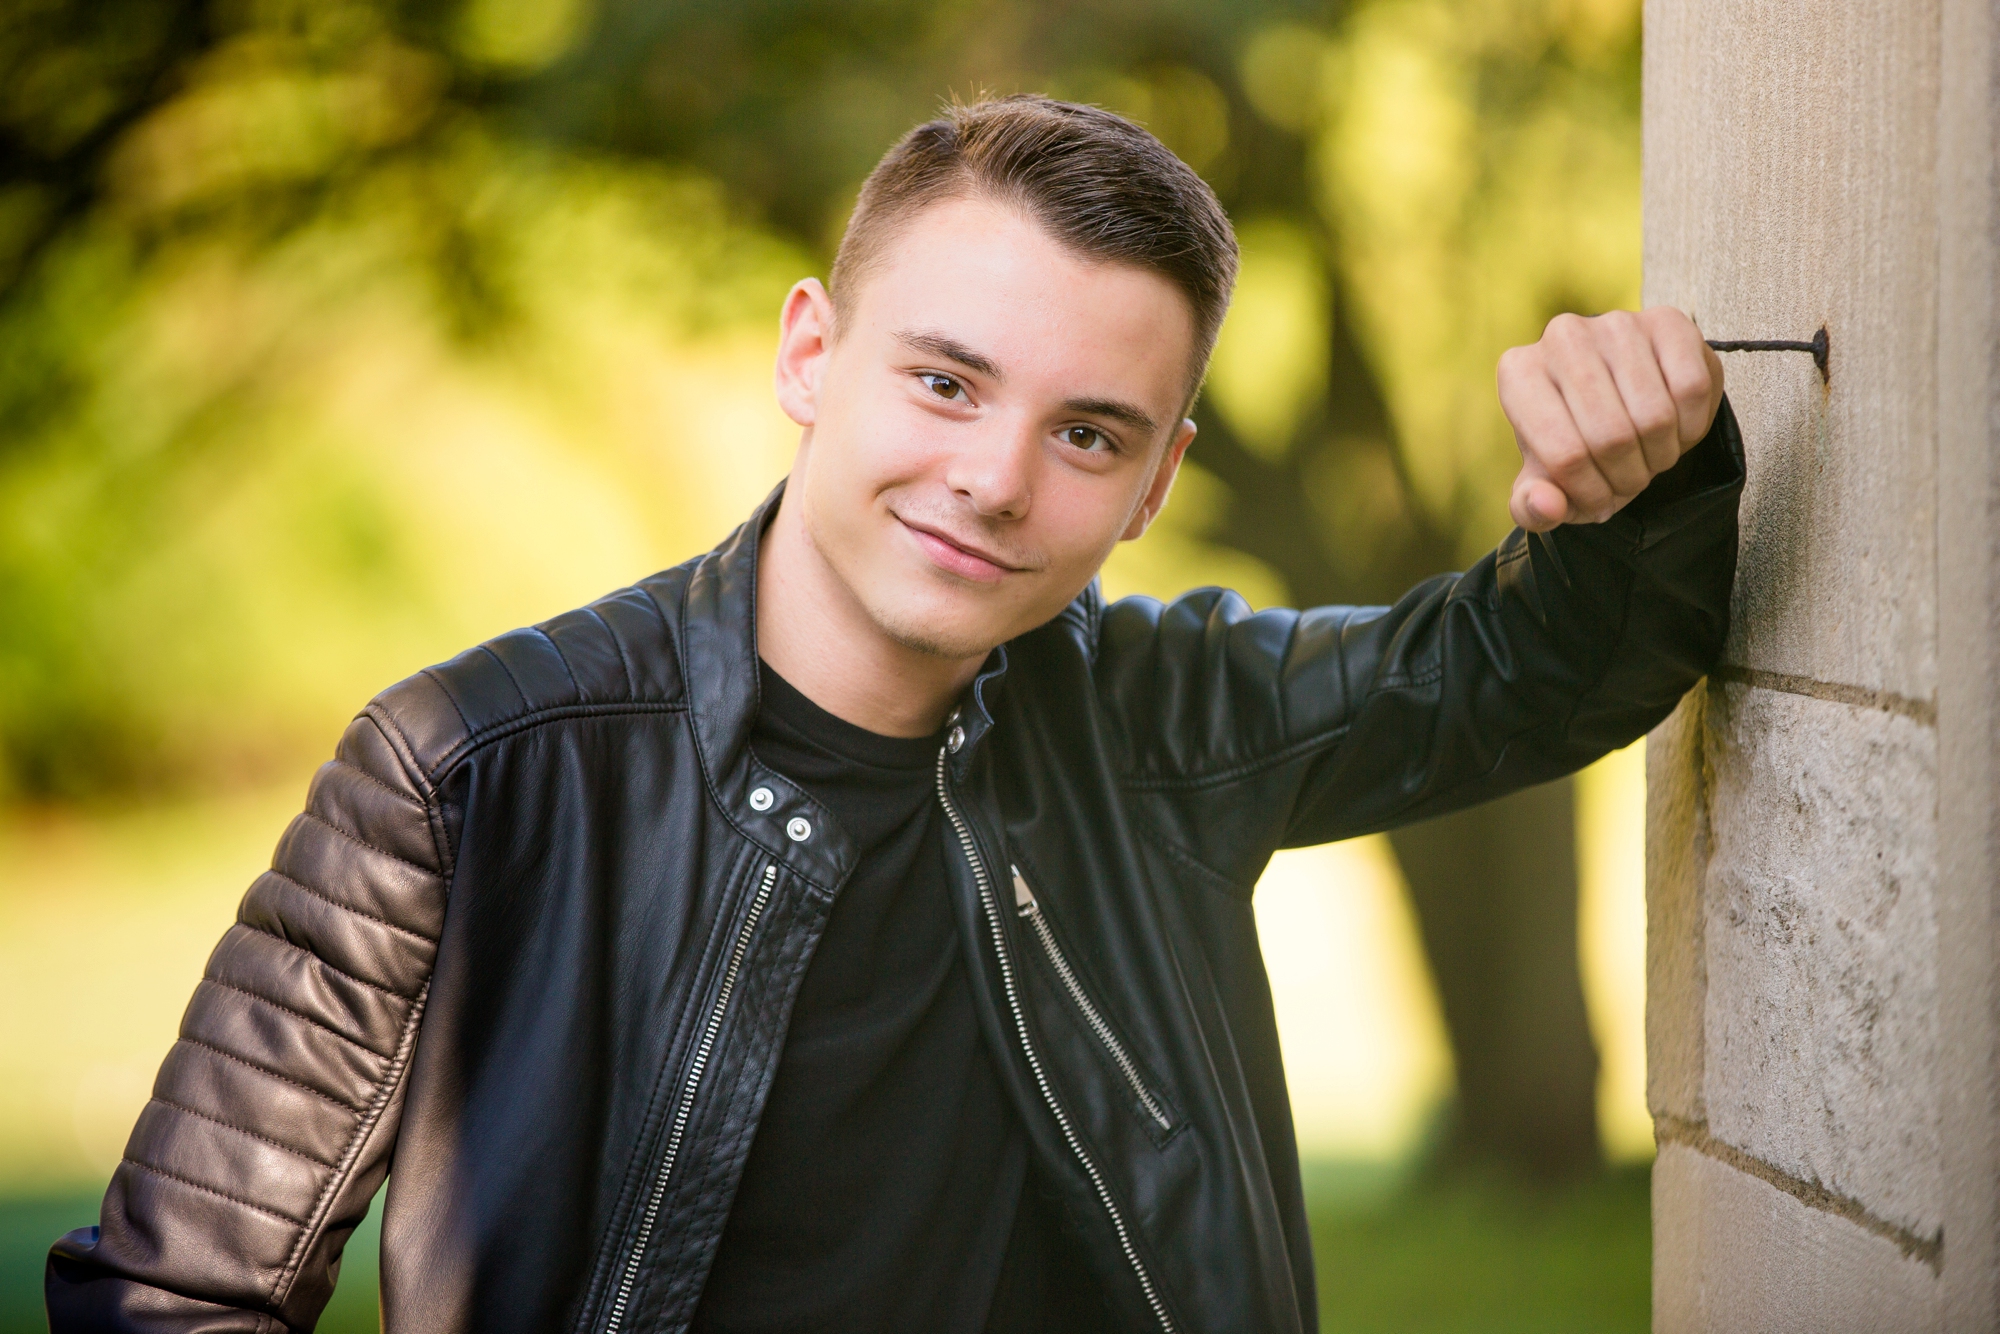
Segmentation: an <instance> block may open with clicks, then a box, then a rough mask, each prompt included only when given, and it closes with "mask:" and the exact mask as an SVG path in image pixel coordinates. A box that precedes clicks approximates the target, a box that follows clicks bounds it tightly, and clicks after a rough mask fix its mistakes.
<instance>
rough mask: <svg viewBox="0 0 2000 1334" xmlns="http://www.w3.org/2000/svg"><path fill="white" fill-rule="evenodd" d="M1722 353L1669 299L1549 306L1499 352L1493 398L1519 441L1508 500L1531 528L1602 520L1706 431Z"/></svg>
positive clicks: (1718, 396)
mask: <svg viewBox="0 0 2000 1334" xmlns="http://www.w3.org/2000/svg"><path fill="white" fill-rule="evenodd" d="M1721 403H1722V362H1721V361H1720V360H1719V359H1718V358H1717V357H1716V355H1715V353H1714V351H1712V350H1711V349H1710V348H1709V346H1708V344H1706V343H1704V342H1703V341H1702V338H1701V330H1699V329H1697V328H1695V327H1694V321H1693V320H1691V319H1689V318H1688V317H1687V316H1685V315H1683V314H1682V313H1681V312H1680V311H1678V310H1675V309H1673V308H1672V307H1671V306H1655V307H1653V308H1652V309H1651V310H1642V311H1640V312H1638V313H1637V314H1634V313H1633V312H1631V311H1629V310H1615V311H1612V312H1611V313H1610V314H1609V315H1598V316H1595V317H1594V318H1590V319H1585V318H1584V317H1583V316H1581V315H1558V316H1556V317H1555V318H1554V319H1552V320H1550V321H1549V327H1548V328H1547V329H1545V330H1543V331H1542V340H1541V341H1540V342H1539V343H1536V344H1534V345H1533V346H1531V347H1516V348H1509V349H1508V350H1507V352H1506V353H1505V354H1504V355H1503V356H1502V357H1501V358H1500V407H1501V408H1502V410H1504V411H1505V412H1506V414H1507V420H1508V421H1509V422H1511V423H1513V426H1514V439H1515V441H1516V442H1517V443H1518V444H1519V445H1520V447H1521V475H1520V476H1519V477H1516V478H1515V479H1514V494H1513V496H1512V497H1511V498H1510V499H1509V501H1508V502H1507V508H1508V510H1509V511H1510V512H1511V513H1512V514H1513V516H1514V522H1515V523H1517V524H1519V525H1521V527H1523V528H1525V529H1527V530H1528V531H1529V532H1531V533H1541V532H1547V531H1548V530H1549V529H1551V528H1554V527H1555V526H1556V525H1558V524H1564V523H1602V522H1604V520H1606V519H1608V518H1610V517H1611V516H1612V515H1614V514H1616V513H1617V512H1618V511H1619V510H1620V509H1622V508H1623V507H1624V505H1625V503H1626V502H1627V501H1629V500H1631V499H1632V497H1634V496H1636V495H1638V494H1639V493H1640V492H1641V491H1643V490H1645V489H1646V484H1647V483H1648V482H1650V481H1652V480H1653V479H1654V478H1655V477H1657V476H1659V475H1660V474H1661V473H1663V472H1665V471H1666V470H1667V469H1669V468H1671V467H1673V466H1674V464H1675V463H1677V462H1679V461H1680V457H1681V455H1682V453H1684V452H1685V451H1686V450H1687V449H1688V448H1690V447H1691V446H1693V445H1695V444H1696V443H1698V442H1699V441H1700V440H1701V438H1702V437H1703V436H1705V435H1707V434H1708V427H1709V423H1711V422H1713V421H1714V420H1715V410H1716V408H1717V407H1718V406H1720V405H1721Z"/></svg>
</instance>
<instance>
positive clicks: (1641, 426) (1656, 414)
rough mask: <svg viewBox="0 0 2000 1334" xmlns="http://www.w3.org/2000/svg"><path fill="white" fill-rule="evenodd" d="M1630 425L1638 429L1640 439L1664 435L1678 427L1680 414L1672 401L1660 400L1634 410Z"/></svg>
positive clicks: (1667, 399) (1668, 399)
mask: <svg viewBox="0 0 2000 1334" xmlns="http://www.w3.org/2000/svg"><path fill="white" fill-rule="evenodd" d="M1632 424H1633V425H1634V426H1636V427H1637V428H1638V430H1639V435H1640V436H1641V438H1645V437H1650V436H1659V435H1665V434H1666V433H1667V432H1669V431H1672V430H1674V429H1676V428H1678V427H1679V426H1680V424H1681V414H1680V412H1679V410H1678V408H1677V406H1676V405H1675V403H1674V401H1673V400H1672V399H1670V398H1662V399H1659V400H1658V401H1654V402H1648V403H1646V404H1644V405H1642V406H1641V407H1639V408H1638V409H1637V410H1635V411H1634V412H1633V414H1632Z"/></svg>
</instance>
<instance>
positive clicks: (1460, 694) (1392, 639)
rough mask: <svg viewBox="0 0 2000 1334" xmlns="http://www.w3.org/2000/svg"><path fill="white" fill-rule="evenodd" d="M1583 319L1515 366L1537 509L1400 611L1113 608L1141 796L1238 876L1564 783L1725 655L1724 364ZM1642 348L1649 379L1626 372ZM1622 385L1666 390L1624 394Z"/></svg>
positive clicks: (1526, 482) (1115, 675)
mask: <svg viewBox="0 0 2000 1334" xmlns="http://www.w3.org/2000/svg"><path fill="white" fill-rule="evenodd" d="M1572 320H1573V317H1565V319H1564V320H1561V321H1558V322H1556V323H1555V324H1552V325H1551V329H1550V334H1549V335H1548V336H1546V337H1545V338H1544V340H1543V342H1542V343H1540V344H1537V345H1536V347H1535V348H1534V349H1521V350H1517V353H1513V354H1509V358H1508V359H1507V361H1505V362H1503V366H1502V373H1501V397H1502V403H1503V406H1505V407H1506V409H1507V411H1508V414H1509V417H1510V418H1511V419H1512V420H1514V421H1515V424H1516V429H1517V435H1518V436H1519V438H1520V443H1521V450H1522V458H1523V467H1522V473H1521V478H1520V479H1519V480H1518V481H1517V482H1516V484H1515V489H1514V496H1513V506H1514V510H1515V515H1516V518H1517V519H1520V520H1524V521H1525V522H1524V525H1523V528H1522V529H1520V530H1517V531H1516V532H1514V533H1513V534H1512V535H1511V536H1510V537H1509V538H1508V539H1507V540H1506V541H1505V542H1503V543H1502V544H1501V545H1500V547H1499V548H1498V549H1497V550H1496V551H1494V552H1493V553H1492V554H1491V555H1489V556H1487V557H1486V558H1485V559H1483V560H1481V561H1480V562H1478V563H1477V564H1476V565H1474V566H1473V567H1472V568H1471V569H1470V570H1468V571H1466V572H1465V573H1464V574H1462V575H1452V576H1445V577H1442V578H1439V579H1434V580H1431V581H1429V582H1427V583H1425V584H1423V585H1421V586H1419V587H1418V588H1416V589H1414V590H1412V592H1411V593H1410V594H1408V595H1407V596H1406V597H1404V598H1403V599H1402V601H1400V602H1398V603H1397V604H1396V605H1395V606H1394V607H1389V608H1344V607H1327V608H1319V609H1315V610H1311V611H1306V612H1294V611H1286V610H1275V611H1268V612H1262V613H1258V614H1255V615H1253V614H1251V613H1250V612H1249V610H1248V609H1247V608H1246V607H1244V606H1243V604H1242V602H1241V600H1240V599H1236V598H1234V597H1233V596H1232V595H1228V594H1221V593H1217V592H1214V591H1213V590H1209V591H1205V592H1202V593H1196V594H1190V595H1189V596H1188V597H1186V598H1183V599H1180V600H1178V601H1176V602H1175V603H1173V604H1171V605H1168V606H1161V605H1160V604H1158V603H1154V602H1150V601H1148V600H1145V599H1129V600H1127V601H1125V602H1121V603H1119V604H1117V605H1115V606H1113V607H1112V608H1110V609H1108V610H1107V612H1106V614H1105V617H1104V620H1103V623H1102V626H1101V634H1100V641H1099V656H1098V669H1099V677H1098V679H1099V684H1100V691H1101V695H1102V698H1104V699H1105V701H1106V702H1107V704H1108V705H1109V706H1110V707H1111V709H1112V710H1113V711H1114V713H1116V714H1117V715H1118V716H1120V717H1121V718H1122V720H1123V722H1124V732H1125V736H1126V742H1127V760H1128V773H1127V780H1126V781H1127V786H1128V790H1130V791H1131V792H1132V793H1133V794H1134V796H1135V797H1138V798H1141V799H1143V800H1147V801H1151V802H1157V803H1160V804H1161V805H1162V806H1163V807H1164V810H1162V812H1161V814H1162V815H1163V817H1164V823H1165V824H1166V825H1167V826H1168V827H1169V828H1170V829H1172V830H1175V831H1179V832H1181V833H1182V834H1183V836H1184V838H1185V839H1186V840H1187V841H1188V842H1189V844H1190V845H1191V846H1188V847H1186V848H1185V849H1184V850H1185V851H1188V852H1190V853H1193V854H1194V855H1196V856H1198V857H1199V858H1200V859H1201V860H1203V861H1205V862H1206V863H1207V864H1208V865H1210V866H1211V867H1212V868H1214V869H1216V870H1218V871H1220V872H1222V873H1223V874H1224V875H1226V876H1229V877H1231V878H1232V879H1239V880H1240V879H1242V878H1243V877H1246V876H1252V877H1254V874H1255V872H1256V871H1257V870H1258V869H1260V868H1261V866H1262V859H1263V857H1264V856H1266V855H1268V853H1269V852H1270V850H1271V849H1272V848H1274V847H1277V846H1281V845H1299V844H1309V843H1316V842H1325V841H1330V840H1332V839H1337V838H1345V837H1349V836H1351V835H1354V834H1360V833H1366V832H1370V831H1373V830H1379V829H1384V828H1390V827H1394V826H1396V825H1400V824H1404V823H1408V822H1410V821H1414V820H1418V819H1422V818H1425V817H1427V816H1431V815H1437V814H1441V813H1443V812H1445V811H1448V810H1452V809H1456V808H1458V807H1461V806H1466V805H1470V804H1473V803H1474V802H1477V801H1482V800H1486V799H1488V798H1491V797H1496V796H1500V795H1502V794H1504V793H1506V792H1508V791H1512V790H1514V789H1517V788H1520V787H1524V786H1528V785H1530V784H1533V783H1538V782H1544V781H1547V780H1549V779H1552V778H1556V777H1559V776H1561V775H1562V774H1565V773H1568V772H1571V771H1573V770H1575V769H1577V768H1579V767H1581V766H1582V765H1584V764H1587V763H1589V762H1590V761H1591V760H1593V759H1595V758H1597V757H1598V756H1599V755H1601V754H1603V753H1604V752H1606V751H1608V750H1611V749H1614V748H1615V747H1617V746H1619V745H1623V744H1625V743H1626V742H1628V741H1630V740H1632V739H1633V738H1635V737H1637V736H1639V735H1641V734H1643V733H1644V732H1645V731H1646V730H1647V729H1648V728H1650V727H1651V726H1652V725H1653V724H1654V723H1656V722H1657V721H1658V720H1659V719H1660V718H1661V717H1664V716H1665V715H1666V713H1667V712H1668V711H1670V710H1671V709H1672V707H1673V705H1674V703H1675V702H1676V701H1677V700H1678V699H1679V698H1680V696H1681V695H1682V694H1683V693H1685V691H1686V690H1687V689H1688V687H1689V686H1691V685H1692V684H1693V683H1694V682H1695V681H1696V680H1697V679H1698V678H1699V677H1700V676H1701V675H1702V673H1703V672H1705V671H1706V670H1707V669H1708V667H1709V666H1710V665H1711V664H1712V662H1713V661H1714V658H1715V656H1716V654H1718V653H1719V652H1720V650H1721V646H1722V641H1723V638H1724V635H1725V634H1726V631H1727V627H1728V607H1729V593H1730V587H1731V585H1732V583H1733V581H1734V575H1735V560H1736V502H1737V498H1738V495H1739V493H1740V490H1741V486H1742V479H1743V470H1742V467H1743V465H1742V445H1741V440H1740V437H1739V436H1738V434H1737V430H1736V424H1735V420H1734V418H1733V416H1732V415H1731V414H1730V413H1729V411H1728V409H1727V407H1726V405H1724V404H1723V403H1722V400H1721V379H1720V369H1719V367H1718V366H1716V365H1714V360H1713V356H1712V354H1710V353H1709V352H1708V350H1707V348H1706V347H1705V346H1704V345H1703V344H1702V343H1701V340H1700V334H1699V332H1698V331H1697V330H1695V328H1694V326H1693V325H1692V323H1691V322H1688V321H1687V320H1686V318H1685V317H1684V316H1680V315H1679V314H1678V313H1677V312H1664V313H1663V312H1648V313H1647V314H1646V315H1644V316H1634V315H1629V314H1628V315H1622V316H1618V317H1603V318H1602V319H1601V320H1599V321H1574V322H1573V323H1574V325H1577V326H1583V327H1581V328H1577V327H1573V326H1572V323H1571V322H1572ZM1649 328H1650V330H1651V332H1648V330H1649ZM1641 334H1643V335H1645V336H1644V338H1643V339H1641V338H1637V337H1635V335H1641ZM1655 337H1657V338H1659V339H1660V341H1661V342H1662V343H1663V344H1664V345H1665V352H1664V353H1661V352H1658V351H1656V350H1655V349H1654V348H1653V345H1652V344H1653V339H1654V338H1655ZM1530 353H1532V355H1529V354H1530ZM1648 357H1650V358H1652V364H1651V374H1652V376H1653V379H1651V380H1650V381H1649V380H1647V379H1646V378H1645V374H1643V372H1645V371H1646V369H1647V368H1646V366H1645V365H1640V366H1638V367H1637V368H1636V369H1635V368H1634V367H1633V366H1631V365H1628V364H1626V363H1627V362H1628V361H1631V360H1639V361H1642V362H1643V361H1644V359H1645V358H1648ZM1669 362H1671V363H1673V367H1678V369H1673V367H1670V366H1669V365H1668V364H1667V363H1669ZM1697 371H1698V372H1700V373H1692V372H1697ZM1632 384H1637V385H1639V386H1641V387H1642V388H1645V389H1648V390H1658V391H1659V394H1658V399H1657V400H1647V399H1646V398H1645V396H1644V395H1642V394H1640V393H1639V391H1638V390H1633V391H1631V392H1632V393H1633V394H1634V397H1635V399H1637V400H1639V401H1637V402H1635V403H1631V404H1628V403H1627V402H1626V401H1625V397H1624V395H1625V393H1626V392H1627V391H1626V389H1625V388H1623V387H1621V386H1625V385H1632ZM1662 404H1664V407H1663V406H1662ZM1621 431H1622V432H1623V435H1622V436H1621V435H1620V434H1619V432H1621ZM1663 431H1664V432H1670V433H1671V436H1670V438H1665V439H1663V438H1662V432H1663ZM1688 432H1699V434H1695V435H1694V436H1693V438H1692V439H1687V438H1686V435H1687V433H1688ZM1649 450H1650V451H1652V452H1651V453H1650V454H1649V453H1648V451H1649ZM1656 464H1663V465H1664V467H1662V468H1657V469H1656V467H1655V465H1656ZM1558 514H1560V515H1561V516H1563V518H1564V519H1565V520H1568V521H1563V522H1558V521H1556V520H1555V519H1554V518H1552V516H1553V515H1558ZM1589 520H1597V521H1596V522H1590V521H1589ZM1531 529H1532V530H1533V531H1530V530H1531ZM1218 804H1221V805H1225V806H1226V808H1227V809H1228V810H1229V811H1230V818H1229V819H1227V820H1219V819H1215V818H1212V817H1213V814H1214V812H1215V811H1216V810H1217V809H1218ZM1193 845H1198V846H1193Z"/></svg>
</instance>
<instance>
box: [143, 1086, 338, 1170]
mask: <svg viewBox="0 0 2000 1334" xmlns="http://www.w3.org/2000/svg"><path fill="white" fill-rule="evenodd" d="M153 1101H154V1102H157V1103H159V1104H160V1106H162V1107H171V1108H173V1109H174V1110H175V1111H177V1112H180V1113H182V1114H184V1115H187V1116H192V1117H196V1118H198V1119H200V1120H203V1121H207V1122H210V1123H211V1124H213V1125H218V1126H221V1127H222V1128H223V1129H224V1130H233V1131H235V1132H236V1133H237V1134H239V1135H243V1136H245V1137H247V1138H249V1139H254V1140H256V1141H257V1142H258V1143H260V1144H268V1145H270V1146H271V1147H272V1148H274V1149H276V1150H278V1151H279V1152H280V1153H288V1154H290V1155H292V1157H294V1158H298V1159H301V1160H302V1161H304V1162H308V1163H311V1164H313V1165H314V1166H315V1167H332V1166H333V1164H332V1163H330V1162H327V1161H326V1160H325V1159H324V1158H316V1157H314V1156H313V1155H312V1154H309V1153H307V1152H306V1151H305V1150H304V1149H300V1148H295V1147H294V1146H292V1145H290V1144H282V1143H280V1142H279V1141H277V1140H274V1139H272V1138H271V1137H270V1136H269V1135H260V1134H258V1133H257V1132H256V1131H254V1130H249V1129H246V1128H245V1127H243V1126H239V1125H237V1124H236V1123H234V1122H233V1121H225V1120H223V1119H222V1118H221V1117H219V1116H210V1115H209V1114H208V1113H207V1112H204V1111H199V1110H197V1109H196V1108H193V1107H189V1106H188V1105H186V1104H185V1103H179V1102H175V1101H174V1100H173V1099H172V1098H162V1097H161V1096H160V1095H159V1094H157V1093H155V1094H154V1095H153Z"/></svg>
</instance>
